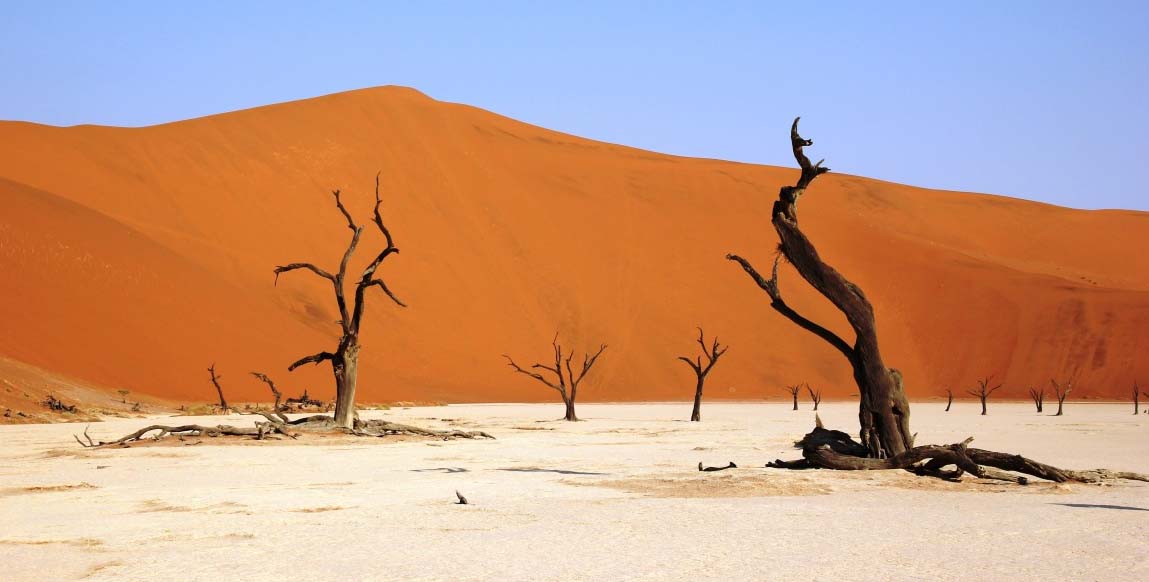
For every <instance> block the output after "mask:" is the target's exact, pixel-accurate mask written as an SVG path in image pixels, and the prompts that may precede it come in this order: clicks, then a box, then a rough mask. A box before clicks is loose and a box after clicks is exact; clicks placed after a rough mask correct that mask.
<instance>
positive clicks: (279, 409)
mask: <svg viewBox="0 0 1149 582" xmlns="http://www.w3.org/2000/svg"><path fill="white" fill-rule="evenodd" d="M251 375H252V376H255V377H256V378H258V379H259V380H260V381H262V382H263V383H264V384H267V387H268V388H270V389H271V395H272V396H274V397H275V404H273V405H272V408H271V412H272V414H274V415H275V416H277V417H279V419H280V420H282V421H283V422H289V419H288V418H287V415H286V414H284V413H283V406H282V405H281V404H280V400H281V399H282V398H283V393H282V392H280V391H279V389H278V388H276V387H275V381H273V380H272V379H271V378H269V377H268V376H267V374H264V373H262V372H252V373H251Z"/></svg>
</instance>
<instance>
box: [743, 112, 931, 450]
mask: <svg viewBox="0 0 1149 582" xmlns="http://www.w3.org/2000/svg"><path fill="white" fill-rule="evenodd" d="M790 144H791V147H792V149H793V152H794V158H795V159H796V160H797V161H798V165H799V166H800V167H801V168H802V174H801V176H800V177H799V178H798V182H797V183H796V184H795V185H794V186H784V187H782V189H781V190H780V191H779V192H778V200H777V201H775V202H774V209H773V212H772V213H771V214H772V216H771V223H772V224H773V225H774V230H775V231H777V233H778V238H779V239H780V241H781V244H780V245H779V250H780V251H781V254H782V256H784V257H785V258H786V259H787V260H788V261H789V262H790V264H791V265H793V266H794V268H795V269H797V271H798V274H800V275H801V276H802V278H803V279H805V280H806V282H807V283H809V284H810V285H811V286H812V287H814V288H815V289H817V290H818V292H819V293H821V294H822V296H824V297H825V298H826V299H829V300H830V302H831V303H833V304H834V306H835V307H837V308H838V310H840V311H841V312H842V314H843V315H845V316H846V321H847V322H849V324H850V327H851V328H852V329H853V331H854V335H855V339H854V344H853V345H852V346H851V345H850V344H848V343H846V341H845V340H843V339H842V338H840V337H838V336H837V335H836V334H834V332H832V331H830V330H828V329H826V328H825V327H823V326H821V325H818V324H817V323H814V322H813V321H810V320H809V319H806V318H805V317H803V316H802V315H799V314H798V313H797V312H796V311H794V310H793V309H792V308H791V307H790V306H789V305H787V304H786V302H785V301H784V300H783V298H782V293H781V290H780V289H779V287H778V260H777V259H776V260H775V262H774V271H773V277H771V279H770V280H769V281H768V280H766V279H765V278H764V277H762V276H761V275H760V274H758V272H757V271H756V270H755V269H754V267H753V266H751V265H750V263H749V262H747V261H746V260H745V259H743V258H742V257H739V256H737V255H727V258H728V259H730V260H733V261H737V262H738V263H739V264H740V265H741V266H742V268H743V269H744V270H746V272H747V273H748V274H749V275H750V276H751V277H752V278H753V279H754V280H755V282H756V283H758V285H759V286H760V287H761V288H762V289H763V290H765V291H766V292H767V293H768V294H769V295H770V298H771V300H772V301H771V306H772V307H773V308H774V310H775V311H778V312H779V313H781V314H782V315H784V316H786V317H787V318H788V319H790V320H791V321H792V322H794V323H795V324H796V325H798V326H800V327H802V328H803V329H806V330H807V331H809V332H811V333H813V334H815V335H817V336H819V337H821V338H822V339H823V340H825V341H826V342H828V343H829V344H830V345H831V346H833V347H834V348H835V349H837V350H838V351H839V352H841V353H842V354H843V355H844V356H845V357H846V360H847V361H848V362H849V363H850V366H851V368H853V372H854V382H855V383H856V384H857V386H858V390H859V393H860V395H861V398H860V402H859V407H858V408H859V410H858V420H859V423H860V424H861V440H862V443H863V444H865V446H866V448H867V450H868V451H869V454H870V456H872V457H875V458H878V457H892V456H894V455H898V454H901V453H903V452H905V451H906V450H907V449H909V448H910V447H912V446H913V434H912V433H911V432H910V404H909V401H908V400H907V399H906V395H905V391H904V389H903V388H902V381H901V374H900V373H899V372H897V371H896V370H893V369H891V368H888V367H886V364H885V362H883V360H882V354H881V350H880V349H879V348H878V332H877V328H876V325H875V322H874V308H873V306H872V305H871V304H870V301H869V300H868V299H867V298H866V296H865V294H864V293H863V292H862V290H861V288H859V287H858V286H857V285H855V284H853V283H851V282H850V281H849V280H847V279H846V278H845V277H844V276H842V274H841V273H839V272H838V271H837V270H835V269H834V268H833V267H831V266H830V265H828V264H826V263H825V262H823V261H822V258H821V257H820V256H819V255H818V251H817V250H816V249H815V248H814V244H813V243H812V242H810V240H809V239H808V238H806V235H805V233H803V232H802V230H801V229H800V228H799V226H798V209H797V203H798V199H799V198H800V197H801V195H802V194H803V193H804V192H805V190H806V187H807V186H809V185H810V182H812V181H813V180H814V179H815V178H817V177H818V176H819V175H821V174H823V173H825V172H827V171H829V169H828V168H825V167H823V166H822V162H821V161H819V162H818V163H816V164H812V163H810V159H809V158H807V157H806V154H805V153H803V148H804V147H805V146H809V145H812V144H813V142H812V141H810V140H807V139H803V138H802V137H801V136H800V135H798V119H795V120H794V124H793V125H792V126H791V128H790Z"/></svg>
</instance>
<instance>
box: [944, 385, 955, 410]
mask: <svg viewBox="0 0 1149 582" xmlns="http://www.w3.org/2000/svg"><path fill="white" fill-rule="evenodd" d="M953 404H954V391H953V390H951V389H949V388H946V410H945V411H946V412H949V411H950V407H951V406H953Z"/></svg>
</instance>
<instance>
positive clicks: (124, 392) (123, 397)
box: [116, 388, 131, 404]
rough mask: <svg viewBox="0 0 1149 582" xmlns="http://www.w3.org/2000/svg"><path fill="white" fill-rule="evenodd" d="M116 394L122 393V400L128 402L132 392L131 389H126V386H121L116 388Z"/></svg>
mask: <svg viewBox="0 0 1149 582" xmlns="http://www.w3.org/2000/svg"><path fill="white" fill-rule="evenodd" d="M116 394H119V395H120V402H122V403H124V404H127V403H128V394H131V391H130V390H126V389H124V388H121V389H119V390H116Z"/></svg>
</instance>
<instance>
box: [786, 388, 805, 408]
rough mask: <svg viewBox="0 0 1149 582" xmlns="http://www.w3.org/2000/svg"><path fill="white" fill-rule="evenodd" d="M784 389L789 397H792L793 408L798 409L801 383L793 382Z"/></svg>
mask: <svg viewBox="0 0 1149 582" xmlns="http://www.w3.org/2000/svg"><path fill="white" fill-rule="evenodd" d="M786 391H787V392H789V393H790V397H791V398H793V399H794V408H793V410H798V393H799V392H801V391H802V384H795V385H793V386H787V387H786Z"/></svg>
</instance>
